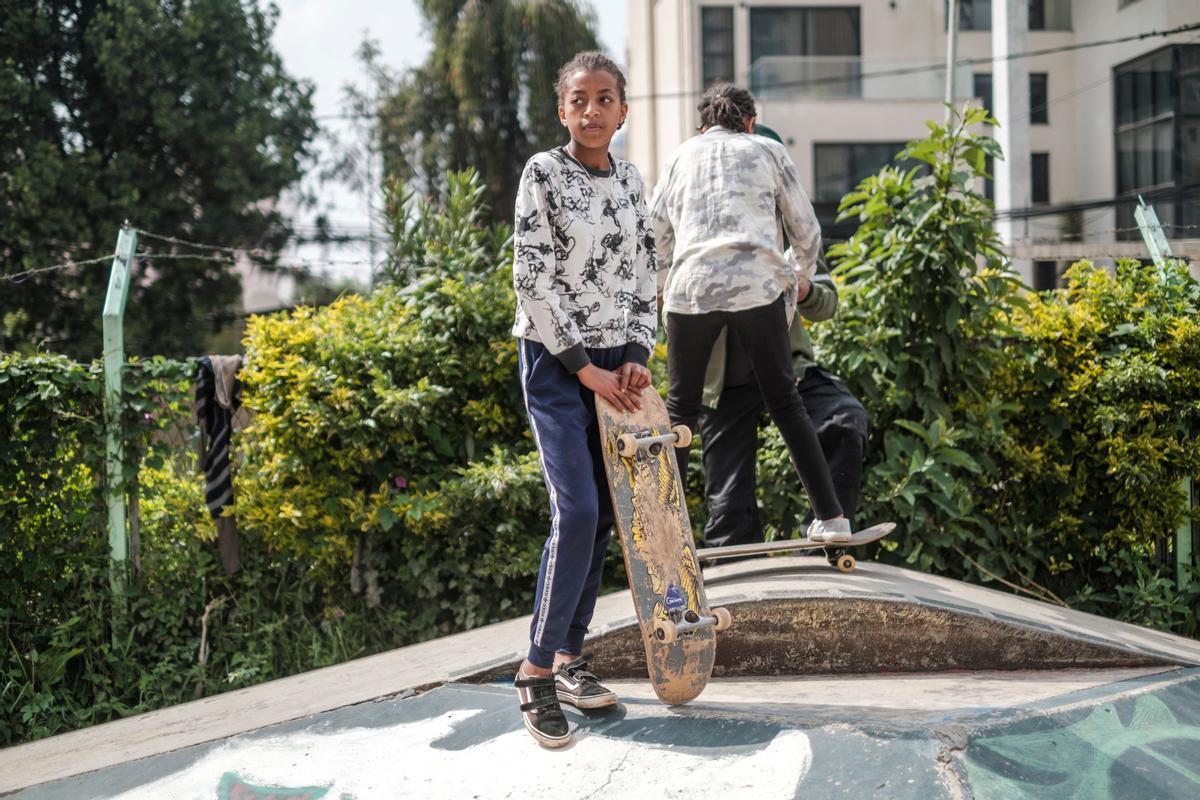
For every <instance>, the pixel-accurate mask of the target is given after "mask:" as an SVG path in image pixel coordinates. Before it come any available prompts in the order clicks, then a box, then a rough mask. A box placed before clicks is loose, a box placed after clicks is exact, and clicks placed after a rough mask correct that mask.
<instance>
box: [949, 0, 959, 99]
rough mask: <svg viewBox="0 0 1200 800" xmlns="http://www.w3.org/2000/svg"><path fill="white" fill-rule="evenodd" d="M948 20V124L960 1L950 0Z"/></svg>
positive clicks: (952, 90)
mask: <svg viewBox="0 0 1200 800" xmlns="http://www.w3.org/2000/svg"><path fill="white" fill-rule="evenodd" d="M946 13H947V14H949V15H950V18H949V19H947V20H946V122H949V121H950V106H953V105H954V62H955V61H957V60H958V0H949V3H948V4H947V11H946Z"/></svg>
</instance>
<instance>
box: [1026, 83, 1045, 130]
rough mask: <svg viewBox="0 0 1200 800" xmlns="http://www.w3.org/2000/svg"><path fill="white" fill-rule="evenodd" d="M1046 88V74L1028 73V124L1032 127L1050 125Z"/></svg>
mask: <svg viewBox="0 0 1200 800" xmlns="http://www.w3.org/2000/svg"><path fill="white" fill-rule="evenodd" d="M1047 86H1048V76H1047V75H1046V73H1044V72H1031V73H1029V122H1030V124H1032V125H1049V124H1050V97H1049V94H1048V93H1047Z"/></svg>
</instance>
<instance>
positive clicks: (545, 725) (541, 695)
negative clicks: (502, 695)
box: [513, 670, 571, 747]
mask: <svg viewBox="0 0 1200 800" xmlns="http://www.w3.org/2000/svg"><path fill="white" fill-rule="evenodd" d="M513 685H514V686H516V687H517V697H519V698H520V699H521V716H522V717H524V719H525V730H527V731H529V733H530V735H532V736H533V738H534V739H537V740H538V742H539V743H540V744H541V745H542V746H544V747H562V746H564V745H566V744H570V742H571V726H570V725H568V724H567V717H566V715H565V714H563V710H562V706H560V705H559V704H558V695H557V694H556V693H555V691H554V678H552V677H550V676H549V675H547V676H545V677H532V678H527V677H525V676H524V675H522V674H521V671H520V670H517V679H516V681H514V682H513Z"/></svg>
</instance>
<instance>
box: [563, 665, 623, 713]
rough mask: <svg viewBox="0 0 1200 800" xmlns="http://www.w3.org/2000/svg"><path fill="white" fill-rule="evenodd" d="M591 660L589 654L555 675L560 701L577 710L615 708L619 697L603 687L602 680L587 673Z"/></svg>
mask: <svg viewBox="0 0 1200 800" xmlns="http://www.w3.org/2000/svg"><path fill="white" fill-rule="evenodd" d="M591 658H592V656H591V654H590V653H588V654H585V655H582V656H580V657H579V658H577V659H575V660H574V661H570V662H568V663H566V664H563V665H562V666H561V667H559V668H558V670H557V671H556V672H555V673H554V684H555V687H556V688H557V689H558V699H559V700H561V701H562V702H564V703H567V704H569V705H573V706H575V707H576V708H603V707H605V706H615V705H616V704H617V695H616V694H615V693H614V692H613V691H612V690H611V689H605V688H604V687H603V686H601V685H600V679H599V678H597V677H596V676H595V675H593V674H592V673H590V672H588V671H587V665H588V661H590V660H591Z"/></svg>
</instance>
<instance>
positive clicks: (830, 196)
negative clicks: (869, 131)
mask: <svg viewBox="0 0 1200 800" xmlns="http://www.w3.org/2000/svg"><path fill="white" fill-rule="evenodd" d="M903 149H904V142H838V143H836V144H834V143H830V144H820V143H818V144H814V145H813V187H812V203H813V210H814V211H816V213H817V221H818V222H820V223H821V234H822V236H823V237H824V238H825V240H826V241H841V240H844V239H848V238H850V237H851V236H852V235H854V231H855V230H857V229H858V221H857V220H843V221H841V222H838V220H837V207H838V204H839V203H841V201H842V198H843V197H845V196H846V194H847V193H848V192H850V191H851V190H852V189H853V188H854V187H855V186H857V185H858V183H859V181H861V180H862V179H863V178H865V177H867V176H868V175H873V174H875V173H876V172H878V171H879V170H881V169H883V168H884V167H885V166H887V165H888V164H891V163H892V159H893V158H895V156H896V154H897V153H899V152H900V151H901V150H903ZM898 166H900V167H909V166H912V164H911V163H907V164H905V163H901V164H899V165H898Z"/></svg>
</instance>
